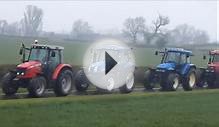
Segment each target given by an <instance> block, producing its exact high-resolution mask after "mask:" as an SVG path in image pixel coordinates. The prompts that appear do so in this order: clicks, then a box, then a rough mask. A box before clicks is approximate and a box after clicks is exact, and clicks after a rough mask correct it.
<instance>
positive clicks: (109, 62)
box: [105, 51, 117, 75]
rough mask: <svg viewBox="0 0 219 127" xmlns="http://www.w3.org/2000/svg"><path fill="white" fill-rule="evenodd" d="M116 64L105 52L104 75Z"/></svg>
mask: <svg viewBox="0 0 219 127" xmlns="http://www.w3.org/2000/svg"><path fill="white" fill-rule="evenodd" d="M116 64H117V62H116V61H115V60H114V59H113V58H112V57H111V56H110V55H109V54H108V53H107V52H106V51H105V75H106V74H107V73H108V72H109V71H110V70H111V69H112V68H113V67H114V66H115V65H116Z"/></svg>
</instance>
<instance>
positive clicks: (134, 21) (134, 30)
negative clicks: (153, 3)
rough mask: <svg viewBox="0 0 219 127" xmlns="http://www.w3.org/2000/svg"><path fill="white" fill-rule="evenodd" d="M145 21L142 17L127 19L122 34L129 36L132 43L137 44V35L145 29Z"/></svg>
mask: <svg viewBox="0 0 219 127" xmlns="http://www.w3.org/2000/svg"><path fill="white" fill-rule="evenodd" d="M145 27H146V26H145V19H144V18H143V17H136V18H128V19H126V20H125V22H124V29H123V33H124V34H125V35H127V36H129V37H130V38H131V40H132V42H133V43H136V42H137V35H138V34H141V33H142V32H143V31H144V29H145Z"/></svg>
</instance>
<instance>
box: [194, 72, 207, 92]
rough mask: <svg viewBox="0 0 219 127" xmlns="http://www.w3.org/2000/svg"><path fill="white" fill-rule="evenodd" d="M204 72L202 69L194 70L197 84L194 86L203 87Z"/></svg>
mask: <svg viewBox="0 0 219 127" xmlns="http://www.w3.org/2000/svg"><path fill="white" fill-rule="evenodd" d="M204 71H205V70H202V69H196V72H195V73H196V77H197V83H196V86H197V87H200V88H203V87H204V86H205V79H204V76H203V75H204Z"/></svg>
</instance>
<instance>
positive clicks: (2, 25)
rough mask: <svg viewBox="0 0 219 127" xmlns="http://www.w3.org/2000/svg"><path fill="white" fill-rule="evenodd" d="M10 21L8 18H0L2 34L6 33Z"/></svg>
mask: <svg viewBox="0 0 219 127" xmlns="http://www.w3.org/2000/svg"><path fill="white" fill-rule="evenodd" d="M7 25H8V23H7V21H6V20H0V34H5V30H6V27H7Z"/></svg>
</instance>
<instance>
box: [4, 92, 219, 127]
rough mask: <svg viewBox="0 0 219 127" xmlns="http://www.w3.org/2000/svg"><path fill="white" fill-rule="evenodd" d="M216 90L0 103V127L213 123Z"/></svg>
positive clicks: (209, 126) (200, 126)
mask: <svg viewBox="0 0 219 127" xmlns="http://www.w3.org/2000/svg"><path fill="white" fill-rule="evenodd" d="M216 100H219V90H201V91H192V92H179V91H177V92H165V93H132V94H126V95H122V94H112V95H93V96H68V97H58V98H57V97H56V98H39V99H18V100H5V101H0V114H1V115H0V123H1V126H2V127H6V126H7V127H14V126H16V127H30V126H37V127H42V126H46V127H61V126H62V127H73V126H75V127H88V126H89V127H103V126H104V127H124V126H125V127H133V126H135V127H218V125H219V121H218V118H219V108H218V107H219V102H218V101H216Z"/></svg>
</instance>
